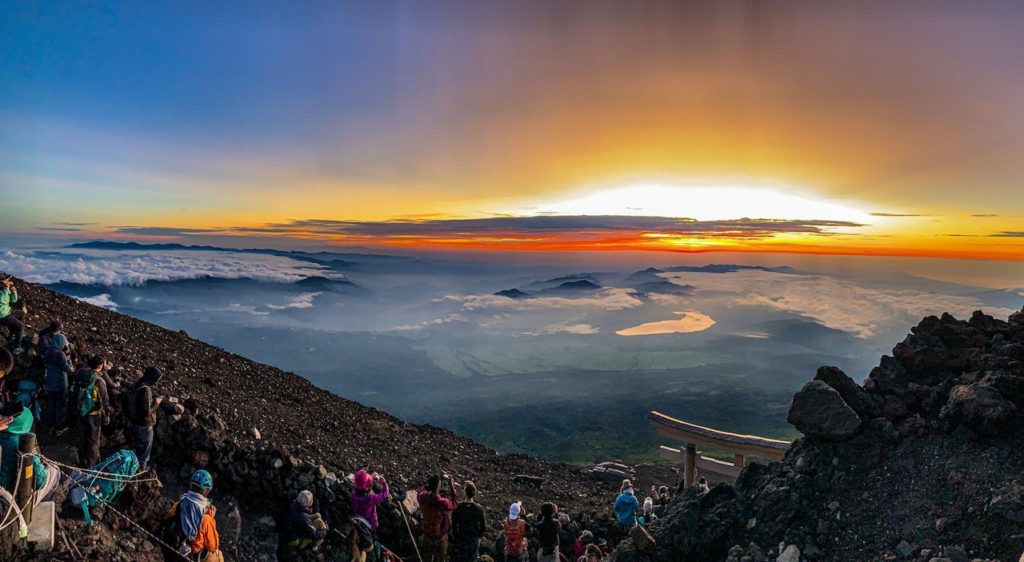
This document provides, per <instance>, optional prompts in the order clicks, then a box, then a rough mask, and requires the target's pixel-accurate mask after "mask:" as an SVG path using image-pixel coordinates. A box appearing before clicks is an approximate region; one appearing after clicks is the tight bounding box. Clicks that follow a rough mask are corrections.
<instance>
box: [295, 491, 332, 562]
mask: <svg viewBox="0 0 1024 562" xmlns="http://www.w3.org/2000/svg"><path fill="white" fill-rule="evenodd" d="M288 536H289V537H290V538H291V541H290V542H289V543H288V546H290V547H293V548H297V549H300V550H304V549H307V548H310V547H312V550H313V552H316V551H317V550H319V549H320V545H321V544H323V542H324V537H326V536H327V523H325V522H324V519H323V516H321V515H320V514H319V513H313V492H310V491H309V490H303V491H301V492H299V495H298V496H296V497H295V501H293V502H292V506H291V509H290V510H289V511H288Z"/></svg>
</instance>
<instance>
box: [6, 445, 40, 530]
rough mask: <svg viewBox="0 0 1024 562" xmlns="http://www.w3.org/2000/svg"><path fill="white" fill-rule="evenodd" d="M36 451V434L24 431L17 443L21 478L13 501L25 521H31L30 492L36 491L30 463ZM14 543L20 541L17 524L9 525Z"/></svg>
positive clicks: (32, 468)
mask: <svg viewBox="0 0 1024 562" xmlns="http://www.w3.org/2000/svg"><path fill="white" fill-rule="evenodd" d="M35 452H36V434H35V433H26V434H24V435H22V436H21V440H20V442H19V444H18V470H20V471H21V480H19V481H18V489H17V490H15V491H14V501H15V502H17V504H18V507H20V508H21V515H22V516H23V517H24V518H25V523H26V524H27V523H29V522H30V521H32V507H33V506H32V494H34V493H35V491H36V477H35V471H34V468H35V466H34V465H33V463H32V455H33V454H34V453H35ZM11 527H12V531H13V536H14V537H15V544H19V543H20V542H21V537H20V536H19V535H18V532H19V525H18V524H17V523H15V524H14V525H11Z"/></svg>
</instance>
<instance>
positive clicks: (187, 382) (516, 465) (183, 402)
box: [17, 281, 615, 561]
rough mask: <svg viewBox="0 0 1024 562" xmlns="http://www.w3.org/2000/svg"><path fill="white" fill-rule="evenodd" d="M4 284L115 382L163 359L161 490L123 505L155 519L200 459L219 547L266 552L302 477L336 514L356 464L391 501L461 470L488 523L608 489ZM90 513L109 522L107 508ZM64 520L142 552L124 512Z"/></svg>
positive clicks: (602, 498) (119, 552)
mask: <svg viewBox="0 0 1024 562" xmlns="http://www.w3.org/2000/svg"><path fill="white" fill-rule="evenodd" d="M17 283H18V287H19V289H20V295H21V299H22V301H23V302H24V303H25V304H26V305H27V306H28V324H29V325H30V328H31V330H30V331H32V332H34V331H35V330H39V329H41V328H42V327H44V326H45V325H46V323H47V322H48V321H49V320H50V319H55V318H59V319H60V320H61V321H63V323H64V326H65V331H66V332H67V333H68V334H69V335H70V336H71V340H72V342H73V343H75V344H76V345H77V347H78V350H79V352H80V353H81V354H82V355H83V356H84V355H85V354H89V353H100V352H102V353H104V354H106V355H107V356H109V357H110V358H111V359H112V360H113V364H114V369H113V371H112V378H113V379H114V380H115V382H116V383H117V384H118V386H119V387H120V388H124V387H125V386H127V385H128V384H130V383H131V381H134V380H135V379H136V378H137V377H138V376H139V375H140V374H141V370H142V369H144V368H145V367H146V366H148V365H156V366H158V367H160V368H161V369H163V371H164V373H165V376H164V378H163V380H162V381H161V383H160V385H159V387H158V390H159V393H160V394H164V395H166V396H167V397H169V398H171V400H170V401H169V402H168V403H165V404H164V406H163V407H162V412H161V416H160V419H159V423H158V427H157V436H158V437H157V445H156V450H155V453H154V462H155V464H156V465H157V466H158V470H159V475H160V478H161V480H162V481H163V484H164V486H165V489H164V490H163V492H162V496H165V497H158V496H161V492H160V491H159V490H157V489H155V487H154V486H151V485H147V489H144V490H143V489H139V490H133V491H132V493H137V494H139V495H140V497H146V498H150V500H151V501H140V502H136V504H147V505H136V506H133V507H131V508H129V509H130V510H134V512H132V513H130V514H131V515H133V517H135V518H137V520H139V521H142V522H144V524H145V525H149V526H150V527H151V528H155V524H156V522H157V521H158V520H159V518H160V516H161V515H160V514H161V513H163V508H164V507H166V506H168V505H169V502H170V500H169V499H167V497H166V496H174V495H175V494H178V493H180V490H181V489H182V488H183V487H184V484H183V483H182V482H183V481H184V479H185V478H186V477H187V475H188V474H190V473H191V471H192V470H194V469H195V468H196V467H204V468H207V469H209V470H210V471H211V472H212V473H213V474H214V476H215V479H216V481H217V488H216V491H215V494H214V500H215V502H217V503H218V504H220V505H221V506H222V508H223V507H224V506H228V508H227V509H221V511H220V512H219V513H218V519H223V521H220V525H221V527H222V535H224V537H223V538H224V539H225V541H226V542H227V549H226V550H227V551H228V554H229V559H243V560H268V559H273V554H274V552H273V551H274V549H275V542H274V541H275V536H274V531H273V530H274V527H275V526H276V523H277V522H278V521H283V515H284V510H286V509H287V505H288V503H289V502H290V500H291V499H292V498H293V497H294V494H295V493H297V492H298V491H299V490H301V489H303V488H309V489H313V490H315V491H316V492H317V500H318V501H317V503H318V509H320V510H321V511H324V512H325V514H327V515H328V520H329V522H336V523H338V524H339V525H340V524H341V522H342V521H343V520H344V515H345V514H344V511H345V509H346V508H347V507H345V506H344V505H343V504H347V502H340V501H334V500H335V498H337V497H339V496H343V495H346V493H347V483H346V482H345V481H344V475H346V474H349V473H351V472H352V471H354V470H356V469H358V468H368V469H370V470H375V471H379V472H381V473H383V474H385V475H386V476H387V477H388V480H389V482H390V483H391V485H392V490H393V492H394V495H395V497H396V499H397V498H400V497H402V495H403V492H404V491H405V490H411V489H416V488H418V487H419V486H421V485H422V484H423V482H424V481H425V480H426V478H427V477H428V475H430V474H432V473H437V472H447V473H448V474H451V475H452V476H453V477H454V478H455V479H456V481H457V482H459V481H461V480H464V479H472V480H474V481H475V482H476V483H477V485H478V487H479V489H480V501H481V503H482V504H484V505H485V507H487V508H488V510H489V517H490V521H491V523H492V524H493V525H494V526H497V525H498V522H499V521H500V519H501V517H502V515H503V513H504V511H505V509H506V508H507V506H508V503H509V502H510V501H512V500H515V499H520V500H523V501H524V502H525V504H526V506H527V507H529V508H530V509H531V510H533V509H537V508H538V507H539V505H540V503H541V502H543V501H554V502H556V503H557V504H559V505H560V506H563V507H564V508H565V509H567V510H569V511H573V512H575V511H582V510H586V511H591V510H607V507H608V505H609V502H610V500H611V499H612V498H614V494H615V490H614V489H613V485H612V484H610V483H602V482H595V481H592V480H588V479H586V478H585V477H583V476H582V475H581V474H580V471H579V469H578V468H576V467H572V466H568V465H560V464H551V463H546V462H542V461H538V460H536V459H533V458H530V457H526V456H521V455H510V456H503V455H499V454H497V453H495V452H494V451H493V450H491V449H488V448H487V447H484V446H482V445H480V444H478V443H475V442H473V441H471V440H469V439H466V438H463V437H459V436H457V435H455V434H453V433H451V432H449V431H446V430H443V429H439V428H436V427H431V426H421V425H413V424H409V423H405V422H403V421H401V420H399V419H397V418H394V417H392V416H390V415H388V414H386V413H384V412H381V411H378V410H376V409H373V408H368V407H365V406H363V405H361V404H358V403H356V402H352V401H349V400H345V399H343V398H340V397H338V396H336V395H333V394H331V393H329V392H327V391H324V390H321V389H319V388H316V387H314V386H313V385H312V384H310V383H309V382H307V381H306V380H304V379H302V378H301V377H299V376H297V375H294V374H291V373H286V372H283V371H280V370H278V369H275V368H273V367H269V366H266V365H261V364H258V363H255V362H253V361H250V360H248V359H245V358H244V357H239V356H237V355H233V354H231V353H227V352H225V351H223V350H221V349H218V348H215V347H213V346H210V345H207V344H204V343H202V342H200V341H197V340H194V339H191V338H189V337H188V335H187V334H185V333H179V332H173V331H169V330H166V329H163V328H160V327H157V326H155V325H152V324H149V323H146V322H142V321H139V320H136V319H133V318H130V317H127V316H124V315H121V314H117V313H115V312H110V311H107V310H104V309H102V308H98V307H95V306H92V305H88V304H84V303H82V302H79V301H76V300H74V299H71V298H69V297H66V296H63V295H60V294H57V293H54V292H51V291H49V290H46V289H43V288H40V287H37V286H33V285H31V284H28V283H24V282H20V281H18V282H17ZM296 353H301V351H300V350H296ZM410 384H411V385H415V384H417V383H416V381H414V380H413V381H410ZM118 392H119V390H118ZM115 394H116V392H115ZM114 401H115V403H116V402H117V400H116V399H115V400H114ZM170 402H174V403H170ZM115 418H116V416H115ZM121 429H122V428H121V427H120V425H119V422H118V421H116V419H115V422H114V423H112V424H111V425H110V426H109V427H108V428H106V430H105V437H106V439H107V446H106V447H105V448H104V451H103V452H104V454H107V453H108V452H112V451H114V450H116V449H117V448H119V447H120V446H122V445H123V444H124V437H123V434H122V433H121ZM40 439H41V443H42V444H43V449H44V453H45V454H46V455H47V456H49V457H51V458H64V459H69V460H73V459H74V456H73V454H68V452H67V451H66V449H67V442H66V440H65V439H62V438H56V437H54V436H50V435H47V434H45V433H44V434H43V435H41V437H40ZM62 455H63V456H62ZM523 476H529V477H531V478H523ZM234 498H241V500H235V499H234ZM129 499H131V498H130V497H129ZM129 503H130V502H128V501H126V502H124V503H123V504H122V505H123V506H127V505H129ZM148 504H152V505H148ZM236 505H237V506H238V507H237V508H236V507H235V506H236ZM386 511H387V513H383V514H382V519H383V522H382V536H383V538H384V540H385V543H386V544H388V546H391V547H392V548H394V549H396V550H399V551H403V550H404V551H405V552H407V553H408V552H411V550H409V546H410V545H409V544H408V541H407V539H406V538H405V537H406V535H407V533H406V532H405V529H404V523H402V521H401V518H400V513H399V512H398V510H397V507H396V505H392V506H391V507H390V508H389V509H388V510H386ZM101 519H104V520H106V521H107V522H108V523H113V522H116V521H118V520H119V518H118V517H116V516H113V515H112V514H111V516H110V517H102V516H101ZM67 524H68V525H69V534H70V535H71V536H72V538H73V539H74V540H75V541H76V542H80V545H79V546H80V547H81V548H83V550H84V551H83V554H84V555H86V557H88V556H89V555H92V556H94V557H97V559H101V560H115V559H129V558H131V559H134V560H137V561H138V560H146V559H150V558H148V557H151V556H154V549H153V547H152V541H146V540H144V536H143V535H141V534H140V532H137V530H133V529H131V528H129V527H128V526H127V524H125V523H123V522H118V523H115V525H114V526H115V527H116V528H119V529H121V530H122V531H123V532H122V533H120V534H114V535H112V536H110V537H106V536H104V535H103V534H102V533H101V532H100V531H99V530H93V531H89V532H86V531H85V530H81V529H79V526H78V525H77V523H76V522H75V521H74V517H69V519H68V523H67ZM415 524H416V523H415V521H413V525H414V526H415ZM83 545H84V546H83ZM331 552H332V551H331V546H330V545H328V549H327V555H328V559H334V558H331ZM153 559H155V558H153Z"/></svg>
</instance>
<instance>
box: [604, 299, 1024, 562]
mask: <svg viewBox="0 0 1024 562" xmlns="http://www.w3.org/2000/svg"><path fill="white" fill-rule="evenodd" d="M1022 412H1024V311H1022V312H1018V313H1015V314H1013V315H1011V316H1010V317H1009V319H1008V320H1007V321H1003V320H999V319H996V318H992V317H991V316H987V315H984V314H982V313H980V312H978V313H975V314H974V315H973V316H972V317H971V318H970V320H969V321H962V320H958V319H956V318H954V317H953V316H951V315H948V314H944V315H942V316H941V317H935V316H930V317H927V318H925V319H924V320H922V321H921V323H920V324H918V325H917V326H915V327H914V328H913V329H912V330H911V334H910V335H908V336H907V338H906V339H905V340H904V341H903V342H900V343H899V344H897V345H896V346H895V348H894V349H893V354H892V355H891V356H884V357H882V359H881V361H880V362H879V365H878V366H877V367H875V368H874V369H873V370H872V371H871V373H870V374H869V375H868V378H867V380H866V381H865V382H864V385H863V386H861V385H857V384H856V383H854V382H853V381H852V380H851V379H850V378H849V377H848V376H846V374H844V373H843V372H842V371H840V370H839V369H837V368H835V367H823V368H821V369H819V370H818V373H817V374H816V376H815V380H812V381H811V382H809V383H807V384H806V385H805V386H804V387H803V388H802V389H801V390H800V391H799V392H798V393H797V394H796V395H795V396H794V399H793V404H792V408H791V410H790V413H789V420H790V422H791V423H793V424H794V425H795V426H796V427H797V428H798V429H799V430H800V431H801V432H803V433H804V435H805V436H804V437H803V438H802V439H799V440H797V441H796V442H795V443H794V444H793V445H792V446H791V447H790V449H789V450H788V451H787V453H786V456H785V458H784V459H783V460H782V461H781V462H778V463H771V464H760V463H751V464H750V465H749V466H748V467H747V468H745V469H744V471H743V472H742V473H741V474H740V477H739V478H738V480H737V481H736V483H735V485H734V486H729V485H725V484H721V485H719V486H716V487H715V488H714V489H713V490H712V492H711V493H709V494H708V495H706V496H704V497H697V496H696V495H694V494H692V493H687V494H686V495H684V496H683V497H682V498H681V499H678V500H676V501H675V502H674V503H673V504H671V506H670V507H669V509H668V512H667V514H666V516H665V517H663V518H661V519H660V520H659V521H657V522H655V523H654V525H652V527H651V532H652V534H653V535H654V536H655V538H656V539H657V540H658V544H659V550H658V551H657V552H656V553H654V554H652V555H647V554H642V553H639V552H637V551H636V550H635V549H634V548H632V546H631V544H630V542H629V541H626V542H624V543H623V544H622V545H620V547H619V548H618V550H617V552H616V558H615V560H616V562H639V561H644V562H685V561H705V560H712V561H715V560H730V561H736V562H738V561H740V560H748V561H751V562H763V561H767V560H785V559H792V560H795V559H797V558H799V559H800V560H836V561H840V560H885V559H890V560H897V559H900V560H915V559H916V560H936V559H937V560H962V561H964V562H966V561H968V560H976V559H992V560H1016V559H1017V558H1018V557H1020V555H1021V552H1022V551H1024V492H1022V490H1024V424H1022V417H1021V416H1022Z"/></svg>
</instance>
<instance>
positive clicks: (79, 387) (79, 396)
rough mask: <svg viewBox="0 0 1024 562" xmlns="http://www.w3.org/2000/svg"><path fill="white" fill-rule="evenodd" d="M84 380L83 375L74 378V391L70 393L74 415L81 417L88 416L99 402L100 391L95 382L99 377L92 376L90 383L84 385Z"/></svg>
mask: <svg viewBox="0 0 1024 562" xmlns="http://www.w3.org/2000/svg"><path fill="white" fill-rule="evenodd" d="M84 378H85V375H81V376H76V377H75V383H74V391H73V392H72V396H73V397H74V400H73V402H72V408H73V410H74V413H76V414H77V415H79V416H81V417H85V416H87V415H89V414H90V413H91V412H92V411H93V410H95V409H96V408H97V404H99V402H100V389H99V388H97V386H96V380H97V379H98V378H99V377H98V376H93V379H92V381H91V382H89V383H88V384H86V383H85V381H84V380H83V379H84Z"/></svg>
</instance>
